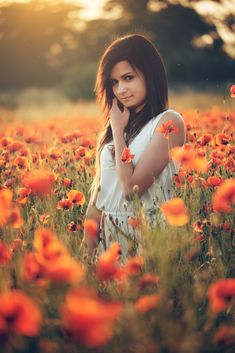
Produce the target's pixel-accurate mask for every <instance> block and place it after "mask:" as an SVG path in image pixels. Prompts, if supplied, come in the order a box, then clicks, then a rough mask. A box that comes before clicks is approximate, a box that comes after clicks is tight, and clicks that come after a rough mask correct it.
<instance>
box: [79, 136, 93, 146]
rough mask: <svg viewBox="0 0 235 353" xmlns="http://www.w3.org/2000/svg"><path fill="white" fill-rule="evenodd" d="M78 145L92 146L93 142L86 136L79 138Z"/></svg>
mask: <svg viewBox="0 0 235 353" xmlns="http://www.w3.org/2000/svg"><path fill="white" fill-rule="evenodd" d="M80 146H82V147H92V146H93V142H92V141H91V139H89V138H88V137H82V138H81V139H80Z"/></svg>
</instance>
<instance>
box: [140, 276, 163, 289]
mask: <svg viewBox="0 0 235 353" xmlns="http://www.w3.org/2000/svg"><path fill="white" fill-rule="evenodd" d="M159 283H160V277H159V276H154V275H152V274H151V273H146V274H145V275H143V277H142V278H141V279H140V280H139V283H138V285H139V287H140V289H146V288H148V287H151V286H156V285H158V284H159Z"/></svg>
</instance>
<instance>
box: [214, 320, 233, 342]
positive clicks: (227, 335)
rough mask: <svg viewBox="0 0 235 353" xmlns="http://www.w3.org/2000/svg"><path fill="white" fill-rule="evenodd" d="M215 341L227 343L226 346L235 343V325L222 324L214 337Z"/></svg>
mask: <svg viewBox="0 0 235 353" xmlns="http://www.w3.org/2000/svg"><path fill="white" fill-rule="evenodd" d="M213 343H215V344H221V345H226V346H230V345H232V344H235V328H234V326H229V325H226V324H222V325H220V326H219V328H218V330H217V331H216V333H215V335H214V337H213Z"/></svg>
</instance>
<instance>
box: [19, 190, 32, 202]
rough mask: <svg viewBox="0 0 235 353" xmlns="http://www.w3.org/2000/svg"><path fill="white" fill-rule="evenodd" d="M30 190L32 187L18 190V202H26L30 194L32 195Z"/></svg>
mask: <svg viewBox="0 0 235 353" xmlns="http://www.w3.org/2000/svg"><path fill="white" fill-rule="evenodd" d="M30 192H31V191H30V189H27V188H20V189H19V190H18V198H17V200H16V202H17V203H18V204H21V205H24V204H26V202H27V200H28V196H29V195H30Z"/></svg>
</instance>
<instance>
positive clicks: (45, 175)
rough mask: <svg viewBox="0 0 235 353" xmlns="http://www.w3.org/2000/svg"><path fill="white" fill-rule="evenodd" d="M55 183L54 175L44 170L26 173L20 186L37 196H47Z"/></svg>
mask: <svg viewBox="0 0 235 353" xmlns="http://www.w3.org/2000/svg"><path fill="white" fill-rule="evenodd" d="M54 181H55V175H54V174H53V173H50V172H47V171H45V170H35V171H32V172H29V173H26V174H25V175H24V177H23V179H22V184H23V185H24V186H25V187H26V188H28V189H30V190H31V192H32V194H35V195H38V196H44V195H49V194H50V192H51V190H52V186H53V184H54Z"/></svg>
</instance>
